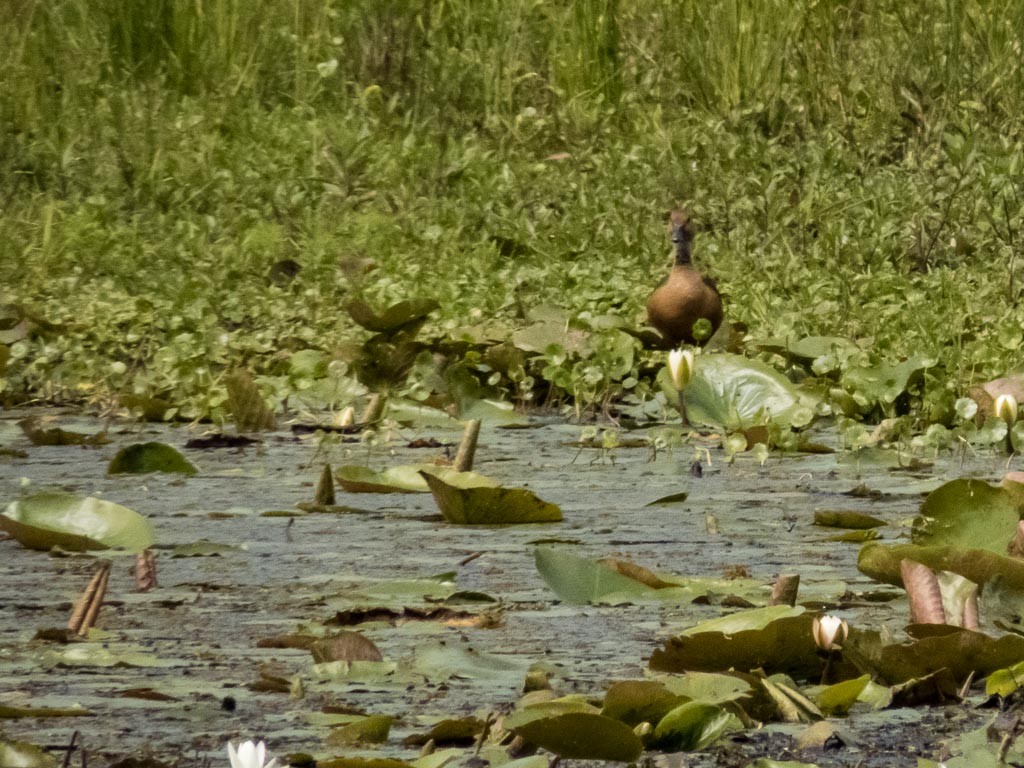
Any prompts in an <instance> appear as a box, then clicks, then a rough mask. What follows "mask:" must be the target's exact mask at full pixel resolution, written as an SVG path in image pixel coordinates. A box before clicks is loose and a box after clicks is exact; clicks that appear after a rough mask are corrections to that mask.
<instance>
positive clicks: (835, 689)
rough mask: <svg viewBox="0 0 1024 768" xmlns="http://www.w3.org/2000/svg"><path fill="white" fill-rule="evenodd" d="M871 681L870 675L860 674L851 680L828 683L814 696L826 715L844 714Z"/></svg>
mask: <svg viewBox="0 0 1024 768" xmlns="http://www.w3.org/2000/svg"><path fill="white" fill-rule="evenodd" d="M870 682H871V675H861V676H860V677H858V678H854V679H853V680H844V681H843V682H841V683H836V684H835V685H830V686H829V687H828V688H826V689H825V690H823V691H821V692H820V693H819V694H818V695H817V696H815V697H814V698H815V701H816V702H817V704H818V706H819V707H821V711H822V712H824V713H825V714H826V715H840V716H842V715H845V714H846V713H847V712H849V711H850V707H852V706H853V705H854V704H855V703H856V702H857V701H858V700H859V698H860V695H861V693H863V692H864V689H865V688H866V687H867V684H868V683H870Z"/></svg>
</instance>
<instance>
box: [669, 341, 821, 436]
mask: <svg viewBox="0 0 1024 768" xmlns="http://www.w3.org/2000/svg"><path fill="white" fill-rule="evenodd" d="M683 400H684V402H685V404H686V414H687V417H688V418H689V420H690V421H691V422H693V423H695V424H710V425H715V426H719V427H724V428H726V429H729V430H737V431H742V430H744V429H748V428H750V427H756V426H760V425H762V424H765V423H768V422H774V423H776V424H781V425H785V426H793V427H802V426H806V425H807V424H809V423H810V422H811V420H812V419H813V418H814V407H815V405H816V402H817V399H816V398H815V397H813V396H812V395H809V394H806V393H803V392H801V391H800V390H799V389H797V387H796V386H794V385H793V384H792V383H791V382H790V381H789V379H787V378H786V377H785V376H783V375H782V374H780V373H779V372H778V371H776V370H775V369H774V368H771V367H769V366H767V365H765V364H764V363H762V362H760V361H758V360H748V359H747V358H745V357H740V356H739V355H730V354H719V355H701V356H700V357H699V358H698V359H697V362H696V365H695V366H694V373H693V378H692V379H691V380H690V383H689V384H687V385H686V388H685V389H684V390H683Z"/></svg>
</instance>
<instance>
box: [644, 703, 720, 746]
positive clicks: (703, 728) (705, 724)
mask: <svg viewBox="0 0 1024 768" xmlns="http://www.w3.org/2000/svg"><path fill="white" fill-rule="evenodd" d="M734 721H735V718H734V717H733V715H731V714H730V713H729V712H727V711H726V710H724V709H722V708H721V707H716V706H715V705H714V704H701V703H700V702H696V701H688V702H687V703H685V704H682V705H680V706H678V707H676V708H675V709H673V710H672V711H671V712H669V713H668V714H666V715H665V716H664V717H663V718H662V719H661V721H660V722H659V723H658V725H657V726H656V727H655V728H654V738H653V739H652V742H651V743H652V745H653V746H655V747H657V748H658V749H663V750H665V751H668V752H692V751H694V750H697V749H703V748H704V747H706V746H707V745H708V744H711V743H712V742H713V741H715V740H716V739H718V738H719V737H720V736H721V735H722V734H724V733H725V732H726V731H727V730H729V728H730V727H733V726H734Z"/></svg>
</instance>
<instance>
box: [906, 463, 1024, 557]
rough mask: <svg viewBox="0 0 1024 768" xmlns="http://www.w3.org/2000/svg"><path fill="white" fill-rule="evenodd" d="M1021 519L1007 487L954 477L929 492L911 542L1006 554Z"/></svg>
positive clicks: (916, 520) (916, 519) (917, 519)
mask: <svg viewBox="0 0 1024 768" xmlns="http://www.w3.org/2000/svg"><path fill="white" fill-rule="evenodd" d="M1019 521H1020V513H1019V512H1018V510H1017V507H1016V505H1015V504H1014V501H1013V499H1012V497H1011V495H1010V494H1009V493H1007V491H1006V490H1005V489H1003V488H999V487H993V486H991V485H989V484H988V483H986V482H984V481H982V480H953V481H951V482H948V483H946V484H945V485H943V486H941V487H940V488H937V489H935V490H934V491H932V492H931V493H930V494H928V498H926V499H925V500H924V504H922V505H921V514H920V515H919V516H918V517H916V518H915V519H914V527H913V531H912V533H911V541H913V543H914V544H919V545H921V546H950V547H964V548H971V549H987V550H989V551H990V552H996V553H998V554H1005V553H1006V545H1007V544H1008V543H1009V542H1010V539H1012V538H1013V535H1014V533H1016V531H1017V523H1018V522H1019Z"/></svg>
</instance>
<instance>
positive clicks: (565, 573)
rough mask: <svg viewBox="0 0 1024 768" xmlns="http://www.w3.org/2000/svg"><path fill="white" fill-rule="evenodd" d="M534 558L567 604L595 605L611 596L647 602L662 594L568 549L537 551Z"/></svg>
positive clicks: (544, 577)
mask: <svg viewBox="0 0 1024 768" xmlns="http://www.w3.org/2000/svg"><path fill="white" fill-rule="evenodd" d="M533 556H534V562H535V563H536V564H537V570H538V571H539V572H540V575H541V578H543V579H544V581H545V582H546V583H547V585H548V586H549V587H551V589H552V590H553V591H554V592H555V594H556V595H558V597H559V598H560V599H562V600H564V601H565V602H567V603H575V604H578V605H581V604H584V603H594V602H597V601H598V600H600V599H601V598H602V597H604V596H606V595H610V594H623V595H634V596H635V597H636V598H637V599H644V598H650V597H651V596H652V595H653V593H654V592H657V591H658V590H655V589H654V588H652V587H649V586H647V585H646V584H642V583H640V582H639V581H635V580H634V579H631V578H629V577H627V576H623V575H622V574H620V573H617V572H616V571H613V570H611V569H610V568H607V567H605V566H603V565H601V564H600V563H598V562H596V561H594V560H588V559H586V558H583V557H578V556H577V555H573V554H571V553H569V552H567V551H566V550H564V549H555V548H552V547H537V549H536V550H534V554H533Z"/></svg>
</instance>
